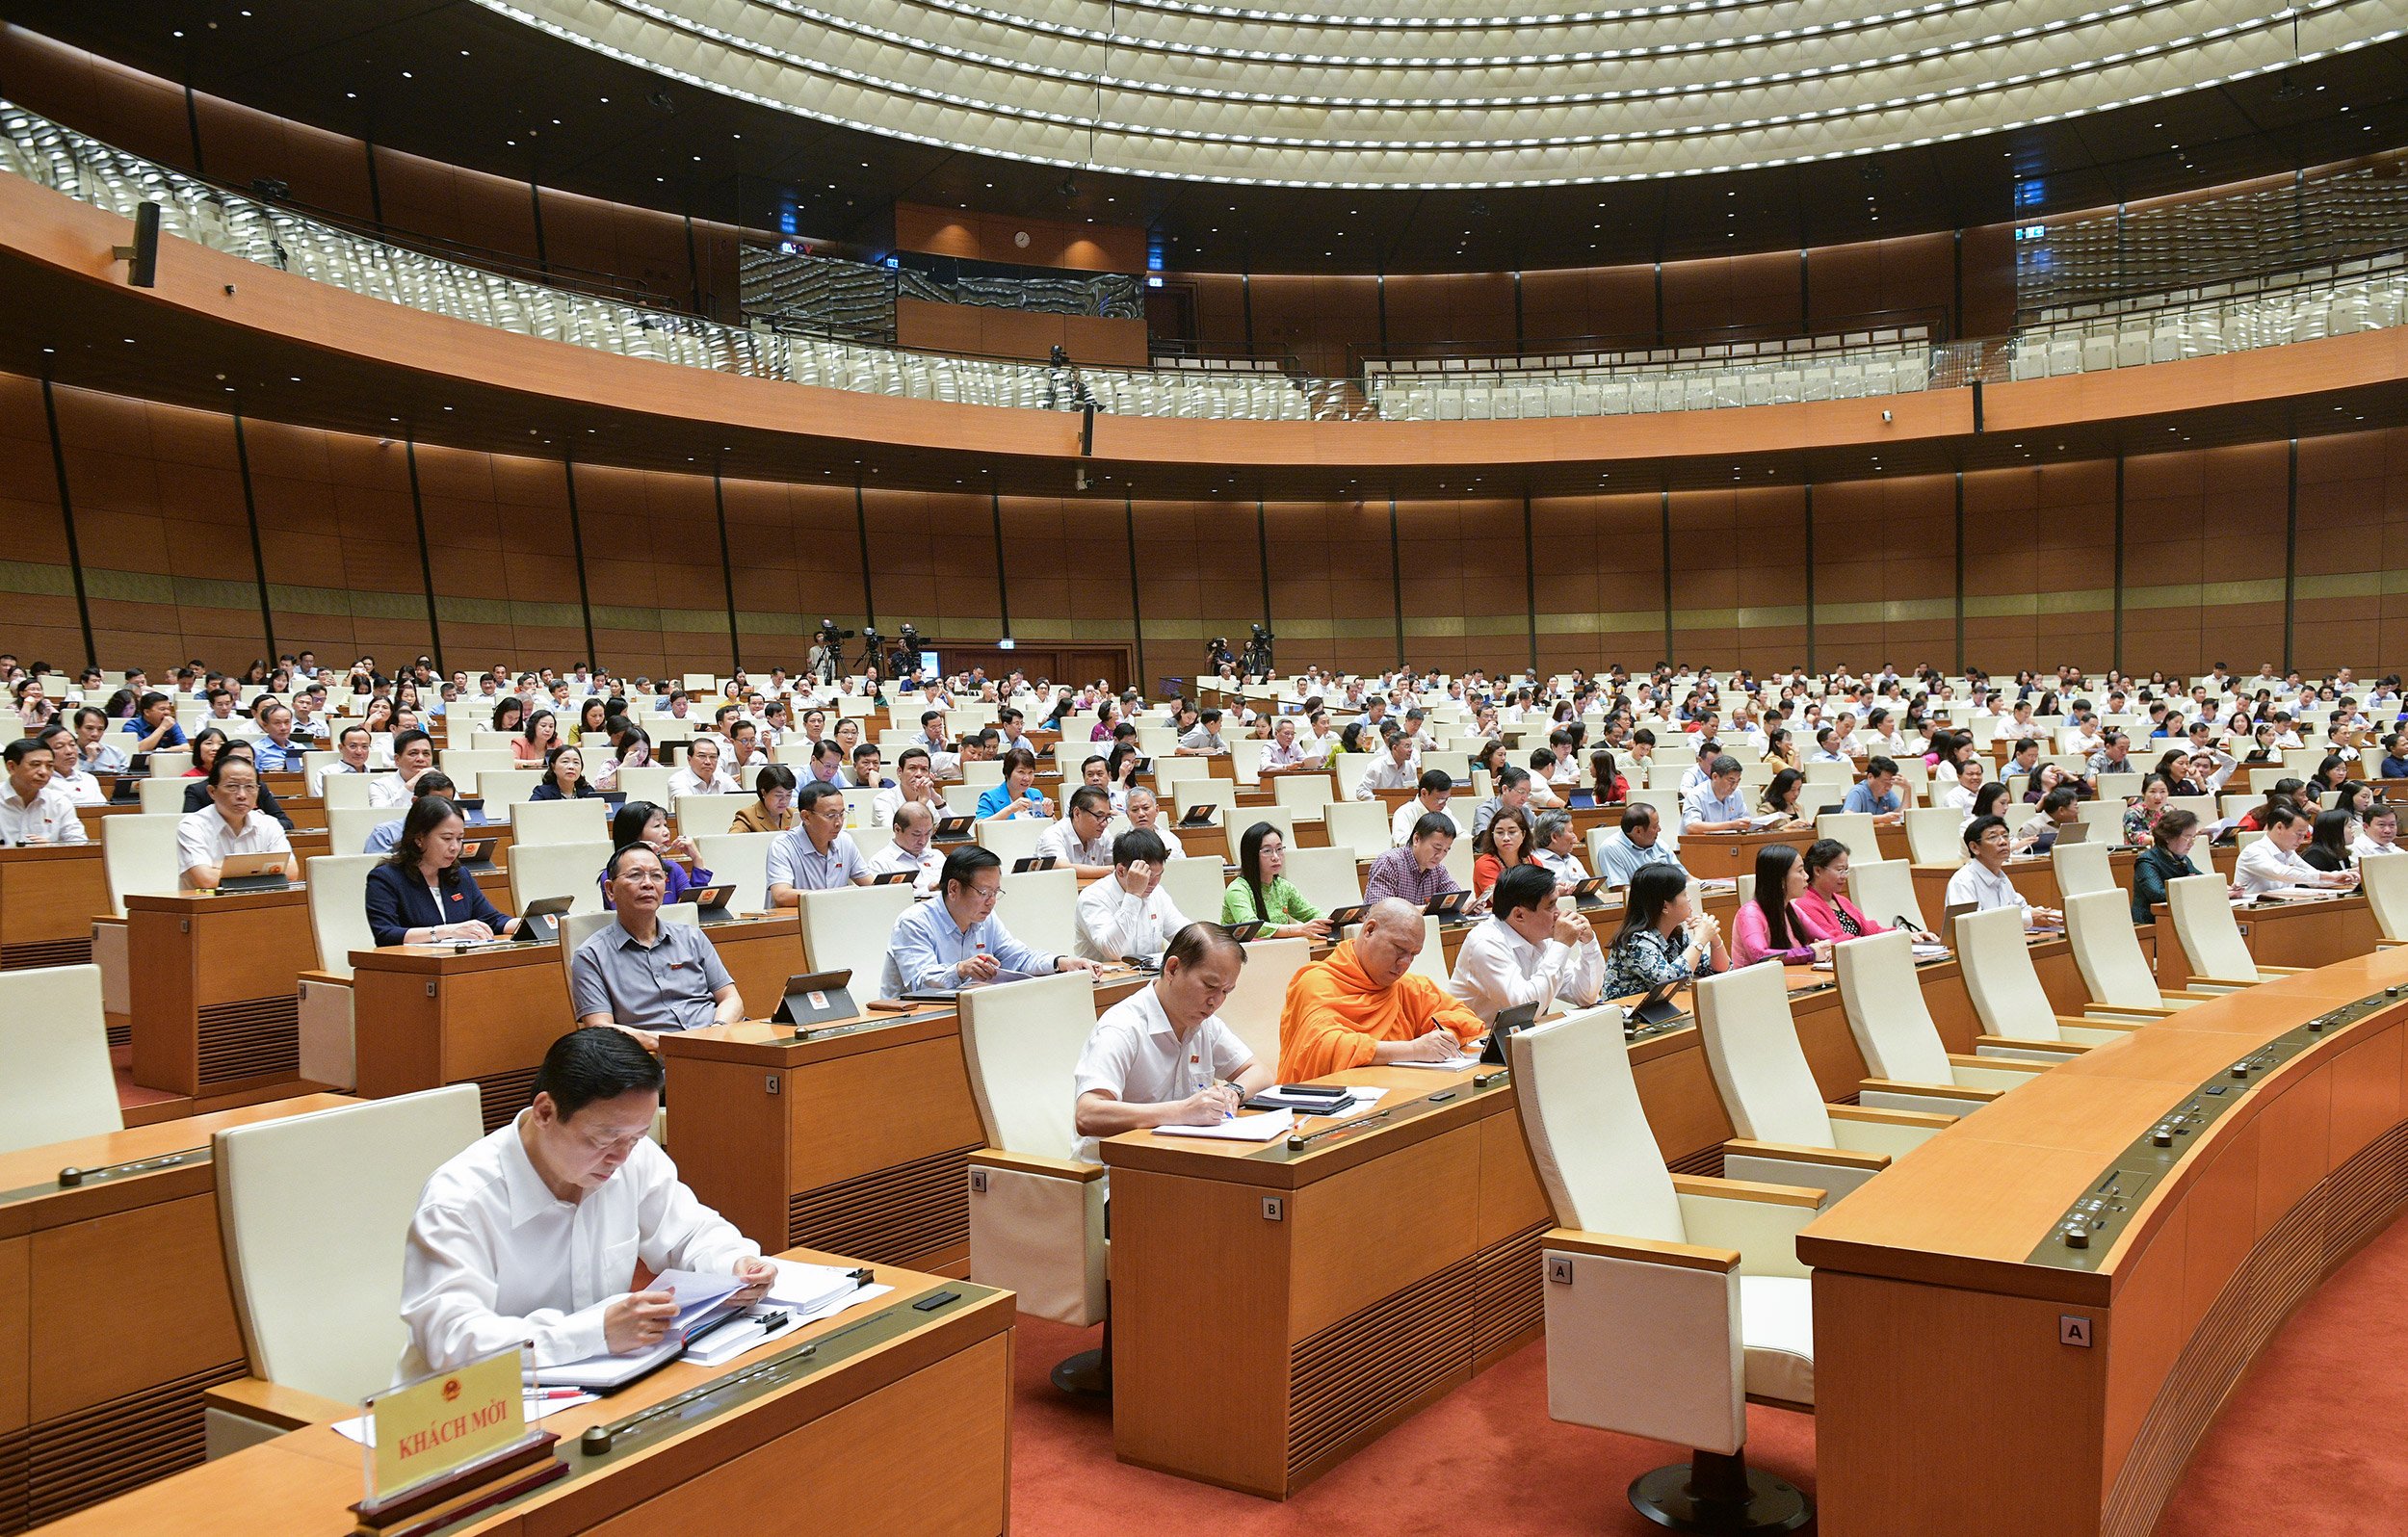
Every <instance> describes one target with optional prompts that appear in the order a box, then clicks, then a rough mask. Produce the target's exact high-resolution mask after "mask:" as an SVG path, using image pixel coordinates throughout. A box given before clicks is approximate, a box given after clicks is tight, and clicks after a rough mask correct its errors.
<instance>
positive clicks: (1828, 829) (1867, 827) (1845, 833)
mask: <svg viewBox="0 0 2408 1537" xmlns="http://www.w3.org/2000/svg"><path fill="white" fill-rule="evenodd" d="M1808 794H1809V795H1811V794H1813V792H1812V791H1811V790H1809V791H1808ZM1815 833H1816V835H1817V836H1818V837H1821V838H1835V839H1837V840H1839V841H1840V842H1841V843H1842V844H1845V845H1846V846H1847V858H1848V863H1849V864H1850V865H1851V866H1853V865H1871V864H1877V863H1879V862H1880V859H1881V834H1880V832H1879V830H1878V829H1877V828H1876V827H1875V825H1874V823H1873V820H1872V813H1871V812H1869V811H1829V812H1825V813H1823V814H1822V815H1821V816H1819V817H1817V818H1816V819H1815Z"/></svg>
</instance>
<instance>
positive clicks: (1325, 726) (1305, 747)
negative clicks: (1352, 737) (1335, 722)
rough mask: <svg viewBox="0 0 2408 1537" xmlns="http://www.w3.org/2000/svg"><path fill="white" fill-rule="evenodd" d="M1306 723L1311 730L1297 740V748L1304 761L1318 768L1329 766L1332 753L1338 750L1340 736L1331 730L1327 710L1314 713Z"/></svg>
mask: <svg viewBox="0 0 2408 1537" xmlns="http://www.w3.org/2000/svg"><path fill="white" fill-rule="evenodd" d="M1306 723H1307V724H1308V725H1309V726H1310V727H1311V729H1310V730H1308V731H1306V732H1305V733H1304V734H1303V735H1301V736H1299V737H1297V738H1296V746H1297V747H1298V748H1299V749H1301V750H1302V752H1303V754H1304V761H1305V762H1306V763H1307V764H1309V765H1311V766H1312V767H1314V768H1321V767H1322V766H1323V765H1325V764H1327V763H1328V762H1329V755H1330V753H1332V752H1334V751H1336V750H1337V746H1338V734H1337V733H1336V732H1334V731H1332V730H1330V729H1329V712H1328V711H1326V710H1316V711H1314V712H1313V713H1312V715H1311V716H1308V717H1307V720H1306Z"/></svg>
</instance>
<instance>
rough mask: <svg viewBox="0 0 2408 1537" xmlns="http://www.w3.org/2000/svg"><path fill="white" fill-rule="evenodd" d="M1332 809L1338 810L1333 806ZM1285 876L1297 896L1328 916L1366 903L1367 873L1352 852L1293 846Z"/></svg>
mask: <svg viewBox="0 0 2408 1537" xmlns="http://www.w3.org/2000/svg"><path fill="white" fill-rule="evenodd" d="M1331 809H1333V810H1335V809H1337V808H1336V807H1335V805H1334V804H1333V806H1332V808H1331ZM1374 809H1376V808H1374ZM1285 874H1286V876H1287V880H1288V884H1289V885H1291V886H1294V887H1295V888H1296V895H1298V896H1300V897H1302V898H1303V899H1305V900H1306V901H1308V902H1311V903H1312V904H1313V905H1314V906H1315V907H1318V908H1320V909H1321V910H1322V912H1324V913H1327V912H1332V911H1334V910H1336V909H1337V908H1340V907H1350V906H1353V905H1354V904H1355V903H1357V902H1359V901H1361V900H1362V899H1363V871H1362V867H1361V866H1360V865H1358V864H1357V863H1356V862H1355V854H1354V850H1353V849H1352V848H1348V847H1336V848H1298V847H1296V846H1295V845H1293V844H1291V845H1289V847H1288V866H1287V870H1286V872H1285Z"/></svg>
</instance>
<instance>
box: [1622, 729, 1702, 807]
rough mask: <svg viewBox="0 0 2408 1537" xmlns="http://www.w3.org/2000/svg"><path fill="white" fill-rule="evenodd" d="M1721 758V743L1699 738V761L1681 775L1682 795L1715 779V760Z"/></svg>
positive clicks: (1634, 782)
mask: <svg viewBox="0 0 2408 1537" xmlns="http://www.w3.org/2000/svg"><path fill="white" fill-rule="evenodd" d="M1721 756H1722V743H1721V742H1716V741H1715V740H1714V738H1712V737H1700V738H1698V739H1697V761H1696V762H1695V763H1693V764H1690V765H1689V766H1688V768H1686V769H1684V770H1683V771H1682V774H1681V794H1682V795H1684V796H1687V795H1688V793H1689V792H1690V791H1692V790H1696V789H1698V788H1700V787H1701V786H1703V785H1704V784H1705V783H1706V781H1707V780H1709V779H1711V778H1713V777H1714V760H1715V759H1717V758H1719V757H1721ZM1632 783H1633V784H1636V783H1637V781H1636V780H1633V781H1632Z"/></svg>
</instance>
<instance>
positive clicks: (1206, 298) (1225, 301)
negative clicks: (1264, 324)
mask: <svg viewBox="0 0 2408 1537" xmlns="http://www.w3.org/2000/svg"><path fill="white" fill-rule="evenodd" d="M1174 283H1184V284H1186V285H1187V286H1188V287H1189V289H1190V290H1191V292H1192V293H1193V294H1194V296H1195V339H1196V341H1197V342H1198V343H1200V344H1202V345H1204V346H1206V347H1215V348H1242V347H1243V346H1244V345H1245V304H1246V280H1245V279H1244V278H1243V277H1241V276H1239V275H1238V274H1236V273H1177V274H1165V286H1168V285H1169V284H1174Z"/></svg>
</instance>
